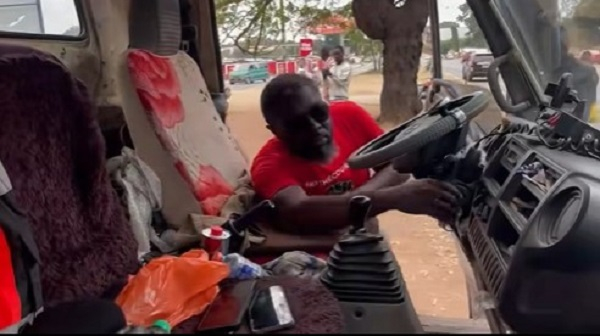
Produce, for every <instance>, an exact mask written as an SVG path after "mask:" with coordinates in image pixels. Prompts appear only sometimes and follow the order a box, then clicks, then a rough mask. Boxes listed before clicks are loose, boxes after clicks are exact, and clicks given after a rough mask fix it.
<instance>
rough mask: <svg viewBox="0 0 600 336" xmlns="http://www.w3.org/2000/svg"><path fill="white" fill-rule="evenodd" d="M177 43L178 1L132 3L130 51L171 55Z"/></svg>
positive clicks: (154, 0) (152, 0)
mask: <svg viewBox="0 0 600 336" xmlns="http://www.w3.org/2000/svg"><path fill="white" fill-rule="evenodd" d="M180 44H181V18H180V12H179V0H131V7H130V9H129V48H131V49H142V50H147V51H150V52H152V53H154V54H156V55H161V56H171V55H175V54H176V53H177V52H178V51H179V46H180Z"/></svg>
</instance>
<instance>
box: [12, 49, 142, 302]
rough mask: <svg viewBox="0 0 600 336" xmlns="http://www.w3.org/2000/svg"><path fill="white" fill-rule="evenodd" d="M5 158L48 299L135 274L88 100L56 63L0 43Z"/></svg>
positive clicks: (129, 239) (99, 289)
mask: <svg viewBox="0 0 600 336" xmlns="http://www.w3.org/2000/svg"><path fill="white" fill-rule="evenodd" d="M0 92H2V94H0V161H1V162H2V163H3V164H4V167H5V168H6V172H7V173H8V175H9V176H10V177H11V181H12V185H13V189H14V194H15V199H16V201H17V204H19V205H20V206H21V207H22V210H23V212H24V213H25V216H26V218H27V219H28V221H29V223H30V225H31V227H32V230H33V234H34V237H35V241H36V243H37V245H38V248H39V252H40V258H41V262H42V267H41V283H42V291H43V296H44V301H45V303H46V305H53V304H56V303H60V302H64V301H69V300H73V299H79V298H83V297H99V296H102V295H104V294H105V293H106V291H107V290H110V289H111V287H112V286H114V285H119V284H120V283H124V282H125V281H127V277H128V275H129V274H131V273H133V272H135V271H136V269H137V267H138V262H137V244H136V242H135V239H134V237H133V234H132V232H131V229H130V228H129V225H128V223H127V221H126V219H125V217H124V214H123V210H122V208H121V206H120V204H119V200H118V198H117V195H116V192H115V191H114V190H113V189H112V187H111V185H110V181H109V178H108V175H107V172H106V169H105V145H104V141H103V138H102V135H101V133H100V128H99V126H98V123H97V121H96V119H95V114H94V108H93V105H92V101H91V97H90V95H89V94H88V91H87V89H86V88H85V87H84V85H83V84H82V83H81V82H80V81H78V80H77V79H75V78H73V76H72V75H71V74H70V73H69V71H68V70H67V69H66V68H65V67H64V66H63V65H62V64H61V63H60V61H59V60H57V59H56V58H54V57H53V56H51V55H48V54H45V53H42V52H39V51H36V50H34V49H31V48H27V47H21V46H11V45H0Z"/></svg>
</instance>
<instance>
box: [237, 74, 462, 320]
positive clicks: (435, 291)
mask: <svg viewBox="0 0 600 336" xmlns="http://www.w3.org/2000/svg"><path fill="white" fill-rule="evenodd" d="M381 86H382V77H381V75H379V74H364V75H359V76H356V77H354V78H353V79H352V82H351V87H350V95H351V99H353V100H355V101H356V102H358V103H359V104H361V105H362V106H364V107H365V108H366V109H367V110H368V111H369V112H370V113H372V114H374V115H376V114H377V113H378V110H379V92H380V90H381ZM260 90H261V88H260V87H257V88H249V89H245V90H235V91H233V92H232V96H231V98H230V107H229V116H228V124H229V126H230V128H231V130H232V132H233V133H234V134H235V135H236V137H237V138H238V140H239V142H240V144H241V146H242V147H243V149H244V150H245V151H246V153H247V154H248V155H249V156H250V157H251V158H252V157H254V155H255V154H256V153H257V151H258V150H259V149H260V147H261V146H262V144H263V143H264V142H265V141H266V140H267V139H269V137H270V133H269V131H268V130H267V129H266V128H265V126H264V121H263V120H262V117H261V114H260V109H259V95H260ZM380 225H381V227H382V229H383V231H384V233H385V234H386V236H387V237H388V238H389V241H390V242H391V245H392V247H393V250H394V253H395V255H396V258H397V259H398V262H399V264H400V266H401V267H402V272H403V274H404V277H405V280H406V282H407V284H408V288H409V290H410V295H411V298H412V300H413V303H414V305H415V307H416V309H417V312H418V313H419V314H424V315H432V316H439V317H450V318H467V317H468V305H467V295H466V284H465V276H464V274H463V272H462V269H461V267H460V265H459V259H458V255H457V250H456V246H455V243H454V238H453V237H452V236H451V235H450V233H447V232H445V231H443V230H442V229H440V228H439V227H438V226H437V223H436V222H435V221H434V220H433V219H431V218H429V217H427V216H412V215H407V214H403V213H400V212H389V213H386V214H383V215H381V216H380Z"/></svg>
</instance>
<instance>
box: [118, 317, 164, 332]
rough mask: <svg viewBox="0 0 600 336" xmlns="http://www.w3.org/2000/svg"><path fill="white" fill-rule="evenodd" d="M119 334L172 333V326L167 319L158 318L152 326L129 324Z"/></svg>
mask: <svg viewBox="0 0 600 336" xmlns="http://www.w3.org/2000/svg"><path fill="white" fill-rule="evenodd" d="M118 333H119V334H137V335H142V334H143V335H148V334H170V333H171V326H170V325H169V322H167V321H165V320H157V321H156V322H154V323H152V325H151V326H150V327H147V328H146V327H138V326H127V327H126V328H125V329H123V330H121V331H119V332H118Z"/></svg>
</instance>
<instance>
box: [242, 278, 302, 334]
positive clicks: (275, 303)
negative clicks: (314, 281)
mask: <svg viewBox="0 0 600 336" xmlns="http://www.w3.org/2000/svg"><path fill="white" fill-rule="evenodd" d="M248 319H249V321H250V331H251V332H252V333H253V334H262V333H268V332H275V331H280V330H284V329H288V328H291V327H293V326H294V324H295V322H294V317H293V316H292V311H291V309H290V306H289V304H288V301H287V298H286V297H285V292H284V291H283V288H282V287H281V286H271V287H269V288H265V289H261V290H258V291H257V292H256V294H254V299H253V300H252V303H251V304H250V309H249V310H248Z"/></svg>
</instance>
